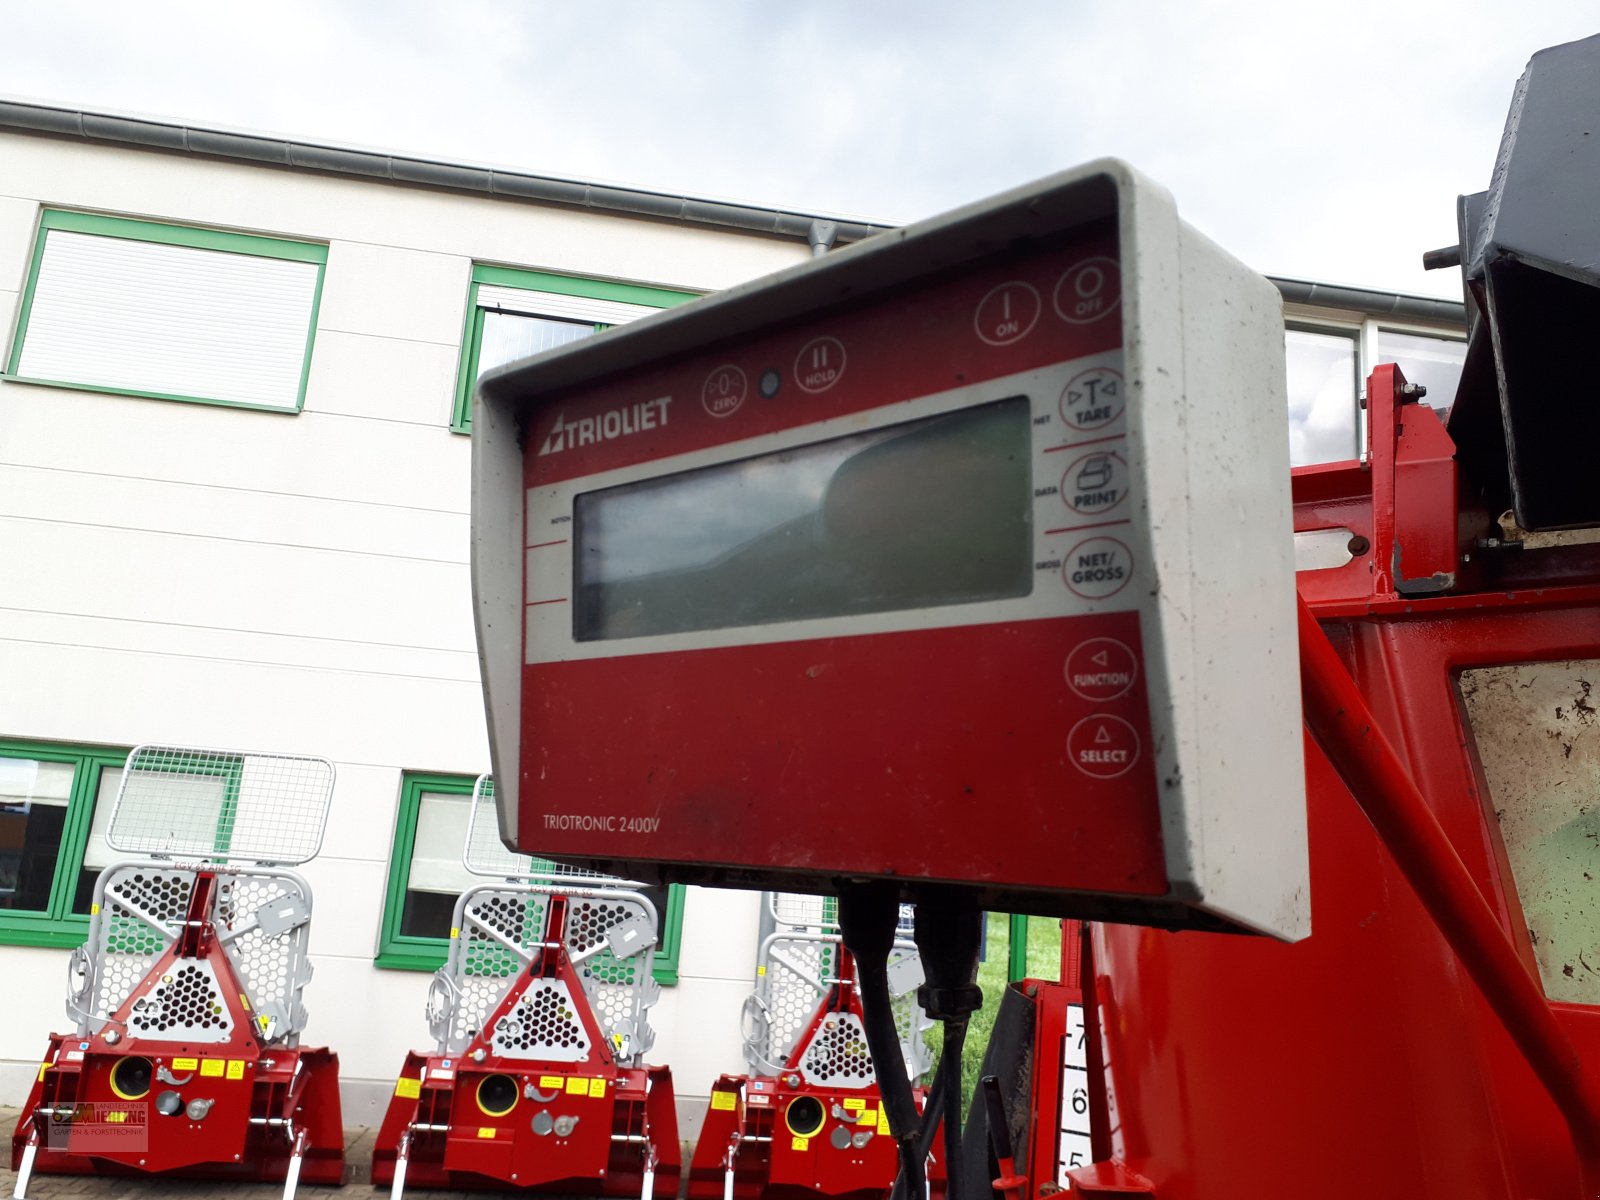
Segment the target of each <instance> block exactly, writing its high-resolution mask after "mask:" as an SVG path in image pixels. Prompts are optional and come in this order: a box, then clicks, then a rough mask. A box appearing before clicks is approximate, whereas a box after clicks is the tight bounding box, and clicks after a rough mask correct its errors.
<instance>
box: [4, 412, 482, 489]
mask: <svg viewBox="0 0 1600 1200" xmlns="http://www.w3.org/2000/svg"><path fill="white" fill-rule="evenodd" d="M471 453H472V447H471V444H470V443H469V442H468V440H467V439H466V438H464V437H461V436H460V435H459V434H452V433H451V432H450V431H449V430H448V429H447V428H445V427H444V426H443V425H440V426H439V427H438V428H436V429H430V428H426V427H423V426H417V425H407V424H402V423H399V422H394V421H362V420H357V419H353V418H351V417H346V416H339V415H335V414H332V413H311V412H303V413H300V414H299V415H297V416H288V415H284V414H281V413H263V412H248V411H241V410H239V409H233V408H218V407H215V406H211V405H204V404H178V403H172V402H168V401H163V400H141V399H137V398H135V397H130V396H103V395H100V394H99V393H96V392H78V391H71V390H67V389H64V388H51V387H39V386H35V385H31V384H24V383H8V382H4V381H0V461H5V462H11V463H22V464H31V465H37V466H50V467H54V466H63V465H66V466H70V467H72V468H73V469H74V470H78V471H86V472H92V473H98V474H107V475H133V476H138V477H142V478H148V479H167V480H177V481H180V482H190V483H209V484H214V485H216V486H218V487H228V488H252V489H255V490H258V491H265V492H275V493H285V494H288V495H300V496H324V497H328V498H331V499H340V500H353V501H364V502H368V503H376V504H395V505H401V506H405V507H409V508H424V509H442V510H444V511H447V512H455V513H465V512H467V511H468V506H469V501H468V496H469V490H468V484H469V479H468V470H469V460H470V456H471ZM3 503H4V501H3V500H0V506H3Z"/></svg>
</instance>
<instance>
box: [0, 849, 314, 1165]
mask: <svg viewBox="0 0 1600 1200" xmlns="http://www.w3.org/2000/svg"><path fill="white" fill-rule="evenodd" d="M122 869H123V870H124V871H127V870H129V868H122ZM117 870H118V868H111V869H109V870H108V872H107V874H108V875H111V874H113V872H115V871H117ZM150 875H151V876H157V877H158V878H159V885H158V886H159V887H160V888H161V890H166V891H168V892H169V894H175V889H177V888H179V887H182V886H184V883H183V881H184V880H186V879H187V880H192V886H190V888H189V891H188V895H187V898H186V900H185V901H184V903H183V905H182V908H181V912H182V917H183V919H182V922H181V932H180V933H179V934H178V936H177V937H176V938H175V939H174V940H173V941H172V944H171V945H170V946H168V947H167V948H166V949H165V950H164V951H163V952H162V953H161V954H160V955H159V957H157V958H156V960H155V962H154V964H153V965H152V966H151V967H150V968H149V971H148V973H147V974H145V976H144V977H143V979H142V980H141V981H140V982H139V983H138V984H137V985H136V986H135V987H134V988H133V989H132V990H131V991H130V992H129V993H128V994H127V996H126V997H125V998H124V999H123V1000H122V1002H121V1003H120V1004H119V1005H117V1006H116V1008H115V1010H114V1011H113V1012H112V1013H111V1014H110V1017H109V1019H108V1020H107V1021H106V1023H105V1024H104V1026H103V1027H102V1028H101V1029H100V1030H98V1031H97V1032H94V1033H92V1034H90V1035H88V1036H79V1035H66V1034H52V1035H51V1036H50V1045H49V1049H48V1050H47V1051H46V1053H45V1057H44V1060H43V1062H42V1063H41V1064H40V1067H39V1074H38V1078H37V1080H36V1081H35V1083H34V1086H33V1089H32V1091H31V1092H30V1093H29V1096H28V1100H27V1103H26V1105H25V1106H24V1108H23V1114H22V1119H21V1120H19V1121H18V1122H17V1127H16V1131H15V1133H14V1134H13V1137H12V1166H13V1167H14V1168H20V1167H22V1166H23V1164H24V1162H25V1161H26V1162H27V1163H28V1166H29V1167H30V1168H31V1169H32V1170H37V1171H41V1172H46V1173H60V1174H81V1175H106V1174H124V1175H174V1176H199V1177H204V1178H223V1179H229V1178H231V1179H242V1180H278V1179H284V1178H285V1176H286V1175H287V1174H289V1173H290V1172H291V1171H292V1172H293V1173H294V1175H295V1178H296V1179H298V1180H306V1181H308V1182H313V1183H325V1184H342V1183H343V1182H344V1130H343V1127H342V1124H341V1120H340V1105H339V1082H338V1071H339V1063H338V1057H337V1056H336V1055H334V1054H332V1053H330V1052H329V1051H328V1050H326V1049H321V1048H302V1047H299V1046H281V1045H272V1044H271V1043H270V1042H269V1041H268V1040H267V1039H266V1038H265V1037H264V1036H263V1034H265V1033H267V1032H268V1031H269V1029H270V1028H271V1026H272V1022H273V1021H274V1020H276V1019H277V1018H275V1017H269V1016H266V1015H263V1013H261V1012H259V1011H257V1010H255V1009H253V1008H252V1005H251V1002H250V999H249V995H250V990H251V989H250V987H249V985H248V984H247V983H246V982H245V981H244V980H243V979H242V978H241V977H240V973H239V971H238V969H237V967H236V965H235V962H234V960H233V958H232V957H230V955H229V954H228V953H227V951H226V949H225V946H224V941H223V939H222V937H221V936H219V928H218V924H217V915H218V908H219V903H222V904H224V905H225V904H226V901H225V900H223V898H222V893H223V892H224V890H227V889H232V888H236V887H239V886H240V884H239V882H238V881H234V880H230V879H229V877H228V876H227V875H219V874H218V872H216V871H213V870H199V871H195V872H193V873H192V874H190V873H187V872H183V871H181V870H180V871H172V870H170V869H167V868H162V867H159V866H157V865H156V864H151V868H150ZM285 875H286V873H285ZM132 882H133V883H134V884H136V885H137V884H140V883H143V882H144V880H143V877H141V876H138V875H137V874H136V875H135V877H134V879H133V881H132ZM240 915H245V914H240ZM220 932H221V933H228V932H230V930H228V929H227V928H226V927H224V928H223V929H222V930H221V931H220ZM131 936H138V937H143V938H145V939H148V938H149V936H150V935H149V933H148V931H145V932H143V933H142V934H136V935H131ZM230 940H231V939H230ZM169 1019H171V1020H174V1021H176V1022H177V1023H179V1024H182V1025H188V1026H202V1027H204V1028H205V1029H207V1030H208V1031H209V1030H216V1029H218V1027H219V1026H220V1027H224V1028H226V1030H227V1034H226V1036H225V1037H222V1038H218V1037H215V1036H206V1037H205V1038H204V1040H192V1039H190V1038H186V1037H184V1036H182V1035H181V1034H179V1033H176V1032H175V1033H173V1035H172V1036H163V1034H164V1033H165V1032H166V1031H167V1029H168V1028H169V1025H168V1024H167V1023H166V1022H167V1021H168V1020H169ZM30 1151H31V1154H30ZM20 1186H25V1179H24V1181H23V1183H22V1184H20V1185H19V1187H20ZM292 1190H293V1189H292V1186H291V1189H290V1191H291V1193H292ZM18 1194H19V1195H20V1194H21V1192H20V1191H19V1192H18Z"/></svg>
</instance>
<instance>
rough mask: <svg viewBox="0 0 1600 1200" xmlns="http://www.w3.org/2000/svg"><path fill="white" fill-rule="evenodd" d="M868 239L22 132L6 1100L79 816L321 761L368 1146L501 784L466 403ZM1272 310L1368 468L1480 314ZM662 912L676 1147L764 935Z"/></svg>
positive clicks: (3, 947)
mask: <svg viewBox="0 0 1600 1200" xmlns="http://www.w3.org/2000/svg"><path fill="white" fill-rule="evenodd" d="M880 228H882V227H880V226H874V225H870V224H865V223H853V222H846V221H837V220H832V219H824V218H818V217H813V216H810V215H805V214H795V213H786V212H781V211H773V210H767V209H760V208H751V207H745V206H738V205H732V204H725V203H718V202H711V201H704V200H697V199H694V198H689V197H676V196H668V195H661V194H655V193H648V192H640V191H631V190H628V189H623V188H614V187H600V186H596V185H588V184H582V183H574V182H570V181H562V180H555V179H549V178H544V177H539V176H534V175H527V174H519V173H516V172H508V171H502V170H490V169H487V168H483V167H477V166H471V165H464V164H454V163H446V162H435V161H425V160H421V159H405V158H399V157H395V156H390V155H384V154H377V153H368V152H363V151H358V150H346V149H334V148H330V147H324V146H316V145H307V144H300V143H294V142H287V141H283V140H275V139H270V138H265V137H259V136H254V135H244V134H236V133H228V132H220V131H214V130H202V129H194V128H187V127H183V126H179V125H173V124H165V123H159V122H153V121H146V120H141V119H133V118H125V117H113V116H107V115H99V114H92V113H82V112H75V111H68V110H62V109H57V108H48V107H43V106H38V105H31V104H22V103H8V102H0V312H3V313H4V314H5V317H6V330H7V340H6V342H5V345H4V351H3V358H0V365H3V368H4V373H3V376H0V680H3V681H4V686H3V687H0V976H3V977H4V978H5V979H6V980H7V981H8V986H7V988H6V1015H7V1018H8V1019H7V1020H6V1021H5V1022H4V1023H3V1024H0V1104H8V1103H9V1104H16V1103H20V1102H21V1101H22V1099H23V1097H24V1096H25V1095H26V1092H27V1087H28V1085H29V1083H30V1082H31V1080H32V1078H33V1075H34V1072H35V1071H36V1069H37V1063H38V1055H39V1053H40V1052H41V1050H42V1049H43V1047H44V1045H45V1035H46V1033H47V1032H48V1031H49V1030H51V1029H60V1028H64V1027H65V1025H66V1021H65V1018H64V1016H63V1012H62V1000H63V996H64V987H65V966H66V960H67V953H68V950H69V949H70V948H71V947H72V946H74V945H76V944H78V943H80V942H81V941H82V940H83V937H84V934H85V931H86V928H87V915H86V914H87V909H88V886H87V884H88V882H89V881H92V878H93V874H94V872H95V871H96V870H97V869H98V868H99V867H100V866H102V865H104V863H105V862H106V861H108V855H109V852H108V850H107V848H106V846H105V845H104V842H103V840H102V839H101V837H100V830H101V827H102V824H103V819H104V817H105V815H106V812H105V809H106V806H105V805H100V806H98V807H97V803H96V802H97V800H101V799H105V798H107V797H109V796H110V795H111V794H112V793H113V792H114V789H115V783H116V779H117V775H118V768H119V765H120V763H121V762H122V761H123V759H124V758H125V756H126V754H127V751H128V749H129V748H130V747H132V746H134V745H136V744H139V743H141V742H147V741H157V742H165V743H176V744H181V745H194V746H214V747H227V748H237V749H245V750H270V751H279V752H287V753H296V754H316V755H322V756H325V757H327V758H330V759H332V760H333V761H334V762H335V763H336V765H337V769H338V783H337V788H336V791H335V796H334V803H333V809H332V816H331V819H330V824H329V828H328V831H327V836H326V840H325V843H324V849H323V853H322V855H321V856H320V857H319V858H318V859H316V860H315V861H313V862H312V863H310V864H309V865H308V866H307V867H306V868H304V873H305V874H306V875H307V876H308V877H309V879H310V881H311V883H312V886H313V888H314V889H315V893H316V916H315V919H314V921H313V926H312V933H311V951H312V957H313V961H314V962H315V965H316V969H317V975H316V979H315V980H314V982H313V983H312V985H311V987H310V988H309V989H308V991H307V1002H308V1005H309V1007H310V1009H311V1023H310V1026H309V1028H308V1030H307V1033H306V1038H305V1040H306V1041H307V1042H308V1043H309V1044H326V1045H328V1046H330V1047H332V1048H333V1049H334V1050H336V1051H337V1052H338V1053H339V1055H340V1056H341V1059H342V1074H343V1079H344V1082H345V1089H344V1090H345V1101H346V1105H347V1117H348V1118H350V1119H357V1120H359V1119H370V1118H372V1117H373V1116H374V1115H375V1114H376V1113H377V1112H378V1111H379V1110H378V1105H380V1104H381V1103H382V1101H383V1100H384V1099H385V1098H386V1097H387V1095H388V1094H389V1092H390V1091H391V1089H392V1086H393V1077H394V1074H395V1071H396V1070H397V1068H398V1066H399V1064H400V1062H401V1059H402V1057H403V1055H404V1053H405V1051H406V1050H407V1049H408V1048H410V1047H412V1046H421V1045H424V1044H425V1043H426V1042H427V1036H426V1028H425V1023H424V1020H423V1015H422V1010H423V1000H424V995H425V992H426V990H427V983H428V978H429V972H430V971H431V970H432V969H433V968H434V967H435V966H437V965H438V964H439V963H440V962H441V961H442V959H443V955H444V943H445V939H446V937H447V935H448V925H449V909H450V904H451V902H452V901H453V899H454V896H455V894H456V892H457V891H458V890H459V889H460V888H461V887H462V886H463V884H464V882H465V880H464V878H463V877H462V874H461V870H460V867H459V845H460V842H459V837H460V819H459V818H460V813H461V811H462V808H463V803H462V798H463V796H464V795H465V794H466V793H467V792H468V791H469V790H470V788H471V785H472V780H473V778H474V776H476V775H477V774H478V773H479V772H481V771H484V770H486V769H488V749H487V742H486V737H485V730H484V718H483V710H482V699H481V693H480V690H479V676H478V663H477V658H476V651H475V647H474V642H473V631H472V612H471V604H470V594H469V583H468V569H467V554H468V503H467V496H468V458H469V452H470V430H469V429H468V425H469V414H470V409H469V407H468V403H467V400H468V397H469V395H470V389H471V385H472V383H473V381H474V380H475V379H476V377H477V375H478V374H479V373H480V372H481V371H482V370H484V369H486V368H488V367H490V366H493V365H496V364H498V363H500V362H504V361H506V360H508V359H510V358H513V357H516V356H518V355H521V354H525V353H529V352H532V351H533V350H536V349H539V348H543V347H545V346H549V345H554V344H556V343H559V342H561V341H565V340H569V339H571V338H575V337H582V336H586V335H588V334H590V333H593V332H594V331H595V330H596V329H598V328H603V327H605V326H608V325H613V324H617V323H620V322H624V321H627V320H631V319H633V318H635V317H638V316H641V315H643V314H645V313H648V312H650V311H652V310H654V309H656V308H660V307H663V306H667V305H671V304H674V303H678V302H680V301H682V300H683V299H686V298H688V297H690V296H692V295H694V294H697V293H701V292H706V291H711V290H715V289H719V288H723V287H726V286H729V285H731V284H735V283H738V282H741V281H743V280H747V279H751V278H754V277H756V276H760V275H763V274H765V273H767V272H770V271H773V270H776V269H778V268H781V267H786V266H789V265H792V264H793V263H796V262H798V261H801V260H803V259H805V258H807V257H809V256H810V255H811V254H812V253H813V252H814V250H815V249H821V248H823V247H826V246H828V245H831V244H834V243H835V242H842V241H849V240H854V239H857V238H861V237H865V236H870V235H872V234H874V233H876V232H878V230H879V229H880ZM1280 288H1281V289H1282V291H1283V292H1284V295H1285V299H1286V302H1287V310H1286V311H1287V316H1288V319H1289V323H1290V325H1289V328H1290V332H1289V333H1288V348H1289V351H1290V354H1289V364H1290V385H1291V386H1290V391H1291V404H1292V407H1293V412H1292V418H1293V420H1292V428H1293V431H1294V432H1293V436H1294V439H1295V441H1294V453H1295V456H1296V459H1297V461H1313V460H1317V459H1320V458H1333V457H1348V456H1350V455H1352V454H1353V453H1354V452H1355V450H1356V447H1357V440H1356V439H1357V437H1358V431H1359V411H1358V407H1357V394H1358V389H1359V379H1360V378H1361V376H1362V375H1363V373H1364V372H1365V370H1367V369H1369V368H1370V366H1371V365H1373V364H1375V363H1376V362H1378V361H1383V360H1387V359H1392V358H1398V359H1399V360H1400V361H1401V362H1402V364H1403V365H1404V366H1405V367H1406V369H1407V371H1408V374H1410V375H1411V376H1412V377H1413V378H1414V379H1420V380H1421V381H1422V382H1425V383H1429V384H1431V385H1433V387H1434V395H1435V398H1437V397H1439V396H1441V395H1443V396H1447V395H1448V394H1449V390H1450V388H1451V387H1452V386H1453V373H1455V372H1457V371H1458V370H1459V358H1460V354H1459V348H1460V343H1459V341H1458V340H1457V339H1458V338H1459V336H1460V323H1461V319H1462V318H1461V306H1460V305H1458V304H1452V303H1448V302H1441V301H1434V300H1426V299H1422V298H1416V297H1405V296H1393V295H1388V294H1384V293H1376V292H1368V291H1362V290H1358V289H1348V288H1330V287H1328V286H1327V285H1321V284H1310V283H1299V282H1295V281H1280ZM664 909H665V914H664V916H665V919H664V922H663V925H664V939H663V946H662V953H661V955H660V960H659V965H658V978H660V979H661V981H662V982H663V984H664V985H665V986H664V987H663V989H662V1000H661V1002H660V1004H659V1005H658V1006H657V1007H656V1009H655V1010H654V1013H653V1023H654V1024H655V1026H656V1028H657V1030H658V1035H659V1036H658V1040H657V1043H656V1049H655V1051H654V1052H653V1054H652V1056H651V1057H652V1059H653V1060H654V1061H659V1062H666V1063H670V1064H671V1065H672V1067H673V1072H674V1076H675V1080H676V1085H677V1090H678V1094H679V1096H680V1097H681V1098H683V1100H684V1105H683V1108H684V1114H685V1116H686V1117H688V1118H689V1119H690V1128H691V1129H692V1128H693V1126H694V1121H693V1118H694V1116H695V1113H696V1109H697V1103H696V1102H697V1101H698V1106H703V1104H704V1098H705V1097H706V1096H707V1095H708V1093H709V1090H710V1086H711V1084H712V1082H713V1080H714V1079H715V1077H716V1076H717V1075H718V1074H719V1073H721V1072H724V1071H734V1070H739V1069H742V1067H743V1059H742V1055H741V1052H740V1032H739V1014H740V1008H741V1005H742V1003H743V1001H744V999H745V997H746V995H747V994H748V992H749V990H750V987H751V982H752V975H753V971H754V968H755V959H756V952H757V943H758V932H759V925H760V916H759V913H760V905H759V904H758V902H757V898H756V897H755V896H752V895H748V894H744V893H734V892H714V891H705V890H700V889H690V890H688V891H687V892H686V893H682V892H676V891H675V892H674V893H673V894H672V895H671V896H670V897H666V898H665V903H664Z"/></svg>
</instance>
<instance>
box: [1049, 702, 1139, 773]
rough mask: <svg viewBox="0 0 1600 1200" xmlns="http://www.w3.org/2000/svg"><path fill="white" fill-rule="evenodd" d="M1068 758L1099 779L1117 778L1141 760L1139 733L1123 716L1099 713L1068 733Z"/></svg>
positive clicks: (1076, 765) (1084, 720)
mask: <svg viewBox="0 0 1600 1200" xmlns="http://www.w3.org/2000/svg"><path fill="white" fill-rule="evenodd" d="M1067 757H1068V758H1070V759H1071V760H1072V765H1073V766H1075V767H1077V768H1078V770H1080V771H1082V772H1083V773H1084V774H1085V775H1089V776H1092V777H1094V778H1095V779H1115V778H1116V777H1117V776H1119V775H1123V774H1126V773H1127V772H1128V771H1129V770H1130V769H1132V767H1133V764H1134V763H1136V762H1138V761H1139V734H1138V731H1137V730H1135V729H1134V727H1133V726H1132V725H1130V724H1128V722H1126V721H1124V720H1123V719H1122V718H1121V717H1113V716H1111V715H1110V714H1109V713H1095V714H1094V715H1093V716H1090V717H1085V718H1084V719H1083V720H1081V721H1079V722H1078V723H1077V724H1076V725H1074V726H1073V727H1072V732H1071V733H1069V734H1067Z"/></svg>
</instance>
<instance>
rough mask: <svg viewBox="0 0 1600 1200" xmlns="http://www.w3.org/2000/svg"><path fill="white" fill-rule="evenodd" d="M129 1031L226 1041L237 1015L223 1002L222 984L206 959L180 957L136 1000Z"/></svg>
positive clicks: (171, 1038)
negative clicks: (229, 1010) (231, 1015)
mask: <svg viewBox="0 0 1600 1200" xmlns="http://www.w3.org/2000/svg"><path fill="white" fill-rule="evenodd" d="M128 1032H129V1033H130V1034H132V1035H133V1036H134V1037H147V1038H163V1039H166V1040H169V1041H174V1042H179V1041H181V1042H201V1043H215V1042H225V1041H227V1040H228V1036H229V1035H230V1034H231V1033H232V1032H233V1018H232V1017H230V1016H229V1015H228V1010H227V1009H226V1008H225V1007H224V1006H223V1003H222V985H221V983H220V982H219V981H218V980H217V973H216V971H214V970H213V969H212V967H211V964H210V963H208V962H206V961H205V960H204V959H196V958H186V959H179V960H178V961H177V962H175V963H173V964H172V969H171V970H170V971H169V972H168V973H167V974H165V975H163V976H162V977H161V978H160V980H159V981H158V982H157V983H156V985H155V987H153V988H151V989H150V991H149V992H147V993H146V994H145V995H143V996H141V997H140V998H139V999H137V1000H135V1001H134V1002H133V1011H132V1013H131V1014H130V1015H129V1017H128Z"/></svg>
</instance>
